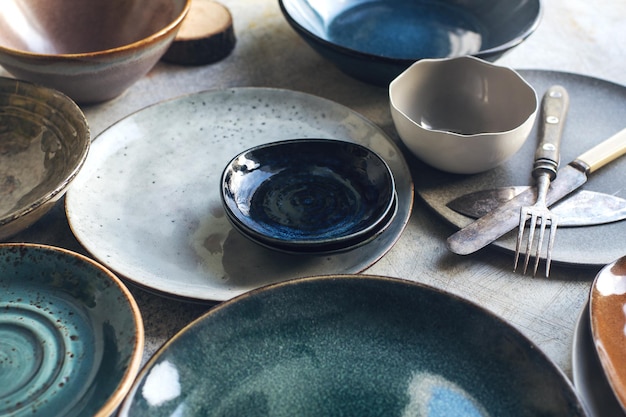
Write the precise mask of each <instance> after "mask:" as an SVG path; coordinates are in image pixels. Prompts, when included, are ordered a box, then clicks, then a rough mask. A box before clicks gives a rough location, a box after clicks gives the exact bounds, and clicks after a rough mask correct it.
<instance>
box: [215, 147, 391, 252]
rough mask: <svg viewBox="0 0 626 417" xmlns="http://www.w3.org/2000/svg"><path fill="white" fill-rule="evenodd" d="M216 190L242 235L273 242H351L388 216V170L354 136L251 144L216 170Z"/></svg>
mask: <svg viewBox="0 0 626 417" xmlns="http://www.w3.org/2000/svg"><path fill="white" fill-rule="evenodd" d="M221 187H222V189H221V191H222V192H221V196H222V202H223V204H224V207H225V209H226V213H227V215H228V216H229V219H230V220H231V221H232V222H233V224H234V226H235V227H236V228H238V230H240V231H241V232H243V233H244V235H246V236H249V237H252V238H253V239H255V240H261V241H263V242H265V243H269V244H273V245H274V246H281V247H283V248H286V247H300V248H304V247H311V246H315V247H317V248H318V249H319V248H320V246H322V245H324V246H325V248H326V249H329V248H330V247H332V248H333V250H334V249H336V248H339V247H341V246H342V245H343V244H347V245H350V246H352V245H354V244H355V243H356V242H360V241H361V240H364V239H367V238H369V237H370V236H372V232H374V231H375V230H378V228H379V226H381V227H383V226H385V225H387V224H388V222H389V220H390V217H389V214H390V213H391V214H393V212H394V210H392V209H393V208H394V206H395V184H394V179H393V175H392V174H391V171H390V170H389V168H388V166H387V165H386V163H385V162H384V160H383V159H382V158H380V156H378V155H377V154H376V153H374V152H372V151H371V150H369V149H368V148H366V147H364V146H361V145H357V144H355V143H351V142H347V141H340V140H331V139H294V140H284V141H278V142H273V143H269V144H266V145H261V146H257V147H254V148H251V149H249V150H247V151H245V152H243V153H242V154H240V155H238V156H236V157H235V158H233V160H232V161H231V162H230V163H229V164H228V165H227V167H226V168H225V170H224V174H223V181H222V186H221Z"/></svg>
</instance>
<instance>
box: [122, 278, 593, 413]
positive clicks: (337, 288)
mask: <svg viewBox="0 0 626 417" xmlns="http://www.w3.org/2000/svg"><path fill="white" fill-rule="evenodd" d="M120 410H121V413H120V415H121V416H122V417H124V416H133V417H141V416H150V417H159V416H168V417H169V416H187V417H190V416H209V415H210V416H238V417H245V416H272V417H283V416H284V417H292V416H299V417H308V416H311V417H313V416H315V417H318V416H324V417H331V416H342V417H357V416H358V417H368V416H388V417H395V416H397V417H401V416H405V417H406V416H473V417H487V416H498V417H499V416H508V417H517V416H528V417H530V416H533V417H534V416H552V417H557V416H562V417H574V416H584V415H585V414H584V411H583V408H582V405H581V403H580V401H579V399H578V397H577V395H576V393H575V391H574V388H573V386H572V385H571V383H570V382H569V380H568V379H567V377H566V376H565V375H564V374H563V373H562V371H561V370H560V369H559V368H558V367H557V366H556V365H555V364H554V363H553V362H551V361H550V360H549V359H548V357H547V356H546V355H545V354H544V353H543V352H542V351H541V350H539V348H538V347H537V346H536V345H534V344H533V343H532V342H531V341H530V340H528V339H527V338H526V337H524V336H523V335H522V334H521V333H520V332H519V331H517V330H516V329H515V328H514V327H512V326H510V325H509V324H507V323H506V322H504V321H503V320H501V319H499V318H498V317H497V316H495V315H494V314H492V313H490V312H488V311H487V310H485V309H482V308H481V307H479V306H477V305H475V304H472V303H469V302H467V301H465V300H463V299H461V298H459V297H456V296H453V295H450V294H448V293H445V292H443V291H441V290H437V289H434V288H431V287H427V286H424V285H420V284H417V283H414V282H409V281H404V280H398V279H393V278H386V277H373V276H365V275H351V276H346V275H343V276H329V277H313V278H305V279H300V280H294V281H290V282H286V283H279V284H275V285H272V286H270V287H267V288H264V289H261V290H255V291H252V292H250V293H248V294H244V295H242V296H241V297H240V298H237V299H236V300H232V301H229V302H226V303H224V304H221V305H220V306H218V307H216V308H215V309H213V310H211V311H209V312H208V313H207V314H205V315H204V316H202V317H200V318H199V319H197V320H196V321H194V322H193V323H191V324H190V325H189V326H187V327H186V328H185V329H183V330H182V331H181V332H179V333H178V334H177V335H175V336H174V337H173V338H172V339H170V340H169V341H168V342H167V343H166V344H165V345H164V347H163V348H162V349H160V350H159V352H157V354H156V355H155V356H153V357H152V358H151V359H150V361H149V362H148V363H147V364H146V366H145V367H144V369H142V371H141V373H140V375H139V376H138V378H137V380H136V381H135V385H134V386H133V388H132V389H131V392H130V393H129V396H128V397H127V399H126V400H125V402H124V404H122V406H121V408H120Z"/></svg>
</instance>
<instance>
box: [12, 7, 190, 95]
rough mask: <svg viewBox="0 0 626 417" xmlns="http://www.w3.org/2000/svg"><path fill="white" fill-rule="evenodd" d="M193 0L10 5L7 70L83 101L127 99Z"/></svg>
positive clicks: (161, 50) (175, 29)
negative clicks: (129, 90) (121, 97)
mask: <svg viewBox="0 0 626 417" xmlns="http://www.w3.org/2000/svg"><path fill="white" fill-rule="evenodd" d="M190 4H191V1H190V0H152V1H151V2H150V3H146V2H144V1H142V0H91V1H89V2H82V1H78V2H76V1H73V0H55V1H49V0H3V2H2V8H0V65H2V66H3V67H4V68H5V69H6V70H7V71H8V72H10V73H11V74H12V75H14V76H15V77H16V78H20V79H25V80H29V81H32V82H35V83H39V84H42V85H46V86H48V87H51V88H55V89H57V90H60V91H62V92H64V93H65V94H67V95H68V96H70V97H71V98H72V99H74V100H75V101H77V102H79V103H81V104H82V103H94V102H100V101H104V100H109V99H111V98H113V97H116V96H118V95H120V94H121V93H122V92H123V91H124V90H126V89H127V88H128V87H129V86H131V85H132V84H133V83H135V82H136V81H137V80H138V79H140V78H141V77H143V76H144V75H145V74H146V73H147V72H148V71H149V70H150V69H151V68H152V67H153V66H154V65H155V64H156V63H157V61H158V60H159V58H161V56H162V55H163V54H164V53H165V51H166V50H167V48H168V47H169V45H170V44H171V43H172V41H173V39H174V37H175V36H176V33H177V31H178V29H179V27H180V25H181V23H182V21H183V18H184V17H185V15H186V14H187V12H188V10H189V7H190Z"/></svg>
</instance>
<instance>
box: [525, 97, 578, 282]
mask: <svg viewBox="0 0 626 417" xmlns="http://www.w3.org/2000/svg"><path fill="white" fill-rule="evenodd" d="M568 109H569V95H568V93H567V90H566V89H565V88H564V87H562V86H559V85H555V86H552V87H550V88H548V91H546V93H545V94H544V96H543V100H542V123H541V140H540V141H539V145H538V146H537V150H536V152H535V163H534V164H533V171H532V176H533V177H534V178H535V180H536V182H537V201H535V204H533V205H532V206H524V207H522V208H520V216H519V226H518V228H519V232H518V234H517V244H516V245H515V261H514V263H513V271H515V270H516V269H517V262H518V260H519V255H520V249H521V246H522V242H523V240H524V230H525V228H526V222H528V221H529V222H530V228H529V229H528V238H527V241H526V257H525V260H524V274H525V273H526V270H527V268H528V261H529V260H530V256H531V251H532V248H533V243H534V237H535V228H536V227H537V224H539V238H538V239H537V250H536V252H535V267H534V269H533V276H535V275H536V274H537V268H538V266H539V256H540V254H541V247H542V245H543V238H544V235H545V232H546V227H547V226H548V224H549V225H550V229H549V232H548V233H549V236H548V250H547V253H546V277H547V276H548V275H550V263H551V261H552V248H553V247H554V239H555V237H556V229H557V227H558V216H557V215H556V214H554V213H552V212H551V211H550V209H549V208H548V205H547V204H546V196H547V195H548V188H549V187H550V182H551V181H552V180H553V179H554V178H556V175H557V170H558V168H559V162H560V150H559V148H560V146H561V138H562V137H563V127H564V125H565V116H566V115H567V111H568Z"/></svg>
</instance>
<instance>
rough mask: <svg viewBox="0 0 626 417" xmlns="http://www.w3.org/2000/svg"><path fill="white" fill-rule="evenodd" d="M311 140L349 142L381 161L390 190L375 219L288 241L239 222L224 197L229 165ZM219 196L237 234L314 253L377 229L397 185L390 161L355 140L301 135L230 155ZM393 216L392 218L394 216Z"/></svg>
mask: <svg viewBox="0 0 626 417" xmlns="http://www.w3.org/2000/svg"><path fill="white" fill-rule="evenodd" d="M313 142H321V143H325V144H333V145H348V146H352V147H355V148H359V149H363V150H365V151H366V152H367V153H368V155H370V156H373V157H374V158H376V160H378V161H379V162H380V163H381V165H382V166H383V167H384V171H385V172H386V173H387V177H388V179H389V182H390V187H389V189H390V193H389V196H388V198H387V201H386V205H385V207H384V209H383V210H382V212H381V214H380V215H379V216H378V217H377V218H376V219H374V221H372V222H368V224H367V225H366V227H364V228H361V229H359V230H358V231H355V232H352V233H350V234H347V235H343V236H338V237H326V238H323V239H288V240H285V239H281V238H278V237H276V236H269V235H266V234H264V233H263V232H261V231H258V230H255V229H253V228H251V227H249V226H248V225H246V224H245V223H244V222H242V221H241V218H242V216H241V215H239V214H238V213H235V212H234V211H233V210H232V209H231V208H230V207H229V204H228V199H227V197H226V196H225V193H226V186H225V183H226V176H227V174H228V173H229V172H230V167H231V166H232V164H233V162H234V161H236V160H237V159H238V158H240V157H241V156H243V155H245V154H247V153H249V152H254V151H256V150H259V149H267V148H272V147H277V146H283V145H292V144H303V143H313ZM220 199H221V201H222V206H223V207H224V210H225V212H226V217H227V218H228V220H229V221H231V222H233V223H235V228H236V229H238V230H239V231H240V233H244V232H245V233H244V234H245V235H246V237H248V238H254V240H255V241H256V242H257V243H259V241H262V242H263V243H264V244H265V245H266V246H269V245H271V246H272V247H274V245H277V247H280V248H282V250H283V251H285V250H289V249H291V251H295V252H299V251H302V250H309V251H311V252H315V250H316V248H327V247H333V248H334V249H333V251H337V250H339V249H338V248H340V247H341V243H345V244H346V245H347V246H349V247H355V245H356V244H358V243H359V241H360V238H363V239H367V238H368V237H369V236H370V234H371V233H374V232H376V229H377V228H378V227H381V226H383V223H384V222H385V219H387V218H388V217H389V215H390V212H392V210H394V207H395V206H396V185H395V178H394V176H393V172H392V171H391V168H390V167H389V164H387V162H386V161H385V159H384V158H382V157H381V156H380V155H379V154H378V153H377V152H375V151H374V150H373V149H371V148H369V147H367V146H364V145H361V144H358V143H354V142H350V141H346V140H341V139H327V138H315V137H303V138H292V139H283V140H277V141H273V142H268V143H263V144H260V145H256V146H253V147H251V148H248V149H246V150H244V151H242V152H240V153H238V154H237V155H236V156H234V157H233V158H231V159H230V160H229V162H228V163H227V164H226V166H225V167H224V170H223V171H222V175H221V176H220ZM393 217H395V215H394V216H393ZM391 220H393V218H391V219H390V221H389V222H388V223H389V224H390V223H391Z"/></svg>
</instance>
